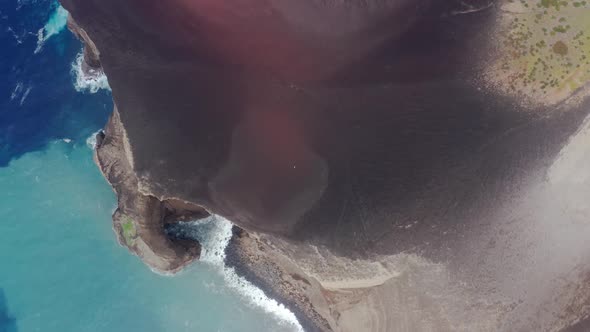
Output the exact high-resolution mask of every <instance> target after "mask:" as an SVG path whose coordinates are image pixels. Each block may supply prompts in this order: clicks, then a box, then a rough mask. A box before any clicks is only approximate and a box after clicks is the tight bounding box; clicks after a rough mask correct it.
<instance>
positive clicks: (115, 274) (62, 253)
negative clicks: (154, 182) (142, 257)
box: [0, 140, 287, 332]
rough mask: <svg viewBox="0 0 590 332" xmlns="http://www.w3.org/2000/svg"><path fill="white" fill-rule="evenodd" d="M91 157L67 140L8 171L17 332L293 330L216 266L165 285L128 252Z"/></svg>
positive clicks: (4, 243) (4, 203) (4, 237)
mask: <svg viewBox="0 0 590 332" xmlns="http://www.w3.org/2000/svg"><path fill="white" fill-rule="evenodd" d="M91 157H92V156H91V151H90V149H89V148H88V147H87V146H86V143H85V142H70V143H66V142H64V141H61V140H59V141H55V142H53V143H50V144H49V145H48V147H47V149H46V150H44V151H39V152H32V153H28V154H25V155H24V156H22V157H21V158H19V159H17V160H13V161H12V162H11V163H10V165H9V166H8V167H5V168H0V188H2V190H1V191H0V202H1V204H0V217H1V219H2V222H1V223H0V252H1V253H2V269H1V273H0V287H1V288H2V289H3V290H4V293H5V298H6V303H7V308H8V312H9V314H10V315H11V316H13V317H14V318H15V319H16V322H17V328H18V331H56V332H57V331H59V332H63V331H97V332H98V331H113V332H116V331H145V332H148V331H277V330H279V331H280V330H287V328H286V327H285V326H284V325H280V324H278V322H277V321H276V320H275V319H274V318H273V317H272V316H270V315H268V314H265V313H264V312H263V311H262V310H261V309H259V308H252V307H251V305H250V304H249V303H248V302H247V301H246V300H245V299H243V298H242V297H241V296H240V295H239V294H238V293H237V292H235V291H234V290H231V289H229V288H228V287H227V285H226V284H225V282H224V281H223V279H222V278H221V276H220V275H219V274H218V272H217V271H216V269H215V268H214V267H212V266H209V265H206V264H194V265H193V266H191V267H190V268H189V269H188V270H187V271H185V272H183V273H181V274H180V275H177V276H175V277H165V276H160V275H157V274H155V273H152V272H151V271H150V270H149V269H148V268H147V267H146V266H145V265H143V264H142V263H141V262H140V261H139V260H138V259H137V258H136V257H133V256H132V255H130V254H129V253H128V252H127V251H126V250H125V249H123V248H122V247H120V246H119V245H118V244H117V243H116V240H115V237H114V234H113V233H112V229H111V221H110V215H111V212H112V211H113V209H114V206H115V196H114V194H113V192H112V191H111V189H110V187H109V186H108V185H107V184H106V183H105V181H104V180H103V178H102V177H101V175H100V173H99V171H98V170H97V169H96V167H95V165H94V164H93V161H92V158H91ZM0 308H1V306H0ZM0 316H1V313H0ZM0 331H2V328H0Z"/></svg>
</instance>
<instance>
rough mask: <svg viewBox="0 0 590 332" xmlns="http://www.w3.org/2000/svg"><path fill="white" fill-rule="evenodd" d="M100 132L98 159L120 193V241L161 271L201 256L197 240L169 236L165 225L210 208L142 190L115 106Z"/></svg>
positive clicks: (116, 227)
mask: <svg viewBox="0 0 590 332" xmlns="http://www.w3.org/2000/svg"><path fill="white" fill-rule="evenodd" d="M97 135H100V137H97V147H96V154H95V160H96V162H97V165H98V166H99V168H100V170H101V171H102V173H103V175H104V176H105V178H106V179H107V180H108V181H109V183H110V184H111V186H112V187H113V189H114V190H115V192H116V193H117V198H118V207H117V210H116V211H115V213H114V214H113V229H114V230H115V233H116V234H117V238H118V240H119V243H120V244H121V245H122V246H125V247H127V248H128V249H129V250H130V251H131V252H132V253H134V254H136V255H137V256H139V257H140V258H141V259H142V260H143V261H144V262H145V263H146V264H147V265H148V266H150V267H151V268H152V269H155V270H157V271H159V272H162V273H175V272H178V271H180V270H181V269H182V268H184V267H185V266H186V265H188V264H190V263H191V262H192V261H194V260H195V259H198V257H199V255H200V251H201V248H200V245H199V243H198V242H196V241H187V240H180V239H172V238H169V237H168V236H167V235H166V234H165V231H164V227H165V224H166V223H173V222H181V221H187V220H194V219H199V218H202V217H203V216H206V215H208V213H207V211H205V210H204V209H203V208H201V207H199V206H196V205H194V204H190V203H185V202H182V201H179V200H175V199H166V200H164V201H161V200H159V199H158V198H156V197H154V196H150V195H145V194H143V193H141V192H140V191H139V187H138V183H137V178H136V176H135V174H134V172H133V169H132V165H131V157H130V153H129V151H128V150H127V147H126V145H127V144H128V143H126V137H125V132H124V129H123V127H122V124H121V120H120V117H119V113H118V112H117V109H116V107H115V110H114V111H113V114H112V115H111V117H110V119H109V122H108V124H107V126H106V127H105V129H104V130H103V131H101V132H100V133H98V134H97ZM99 142H100V143H99Z"/></svg>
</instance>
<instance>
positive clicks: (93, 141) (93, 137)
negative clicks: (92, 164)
mask: <svg viewBox="0 0 590 332" xmlns="http://www.w3.org/2000/svg"><path fill="white" fill-rule="evenodd" d="M100 132H101V130H97V131H95V132H94V133H92V135H90V136H88V138H87V139H86V145H88V147H89V148H90V149H92V150H94V149H96V135H98V133H100Z"/></svg>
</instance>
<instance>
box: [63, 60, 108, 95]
mask: <svg viewBox="0 0 590 332" xmlns="http://www.w3.org/2000/svg"><path fill="white" fill-rule="evenodd" d="M83 63H84V52H80V53H78V55H77V56H76V59H75V60H74V62H73V63H72V70H71V72H72V75H73V76H74V88H75V89H76V91H78V92H90V93H97V92H98V91H99V90H101V89H105V90H108V91H111V87H110V86H109V81H108V79H107V76H106V75H105V73H104V72H103V71H102V70H101V69H92V68H89V69H88V70H87V71H86V72H85V71H84V70H83V69H82V68H83V67H82V64H83Z"/></svg>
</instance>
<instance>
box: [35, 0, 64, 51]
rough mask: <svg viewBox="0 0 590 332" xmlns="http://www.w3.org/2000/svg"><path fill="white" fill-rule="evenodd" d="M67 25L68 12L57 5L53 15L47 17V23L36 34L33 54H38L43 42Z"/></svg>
mask: <svg viewBox="0 0 590 332" xmlns="http://www.w3.org/2000/svg"><path fill="white" fill-rule="evenodd" d="M67 23H68V11H67V10H65V9H64V8H63V7H62V6H60V5H58V6H57V8H56V9H55V11H54V12H53V14H51V17H49V21H47V23H45V26H44V27H42V28H41V29H39V32H37V48H36V49H35V53H39V52H40V51H41V49H42V48H43V45H44V44H45V42H46V41H47V40H48V39H49V38H51V37H52V36H54V35H57V34H58V33H60V32H61V31H62V30H63V29H64V28H65V27H66V25H67Z"/></svg>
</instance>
